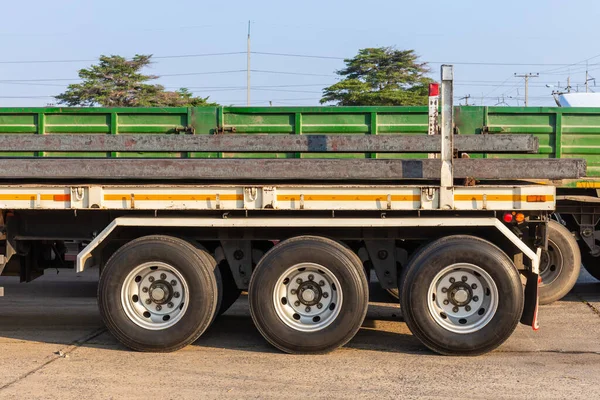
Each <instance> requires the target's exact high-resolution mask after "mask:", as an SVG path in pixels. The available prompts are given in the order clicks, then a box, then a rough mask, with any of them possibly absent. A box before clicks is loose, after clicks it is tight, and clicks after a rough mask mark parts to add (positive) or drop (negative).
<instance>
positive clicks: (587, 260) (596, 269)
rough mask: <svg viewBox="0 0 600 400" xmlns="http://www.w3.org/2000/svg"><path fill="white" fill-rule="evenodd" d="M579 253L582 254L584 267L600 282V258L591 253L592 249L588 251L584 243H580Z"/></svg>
mask: <svg viewBox="0 0 600 400" xmlns="http://www.w3.org/2000/svg"><path fill="white" fill-rule="evenodd" d="M577 243H578V244H579V251H580V252H581V261H582V263H583V267H584V268H585V270H586V271H587V272H589V274H590V275H591V276H593V277H594V278H596V279H598V280H599V281H600V257H594V256H593V255H592V254H591V253H590V249H588V246H587V244H585V243H584V242H583V241H581V240H580V241H578V242H577Z"/></svg>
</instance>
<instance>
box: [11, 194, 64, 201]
mask: <svg viewBox="0 0 600 400" xmlns="http://www.w3.org/2000/svg"><path fill="white" fill-rule="evenodd" d="M39 198H40V200H43V201H58V202H65V201H71V195H68V194H64V193H60V194H41V195H40V197H39ZM37 199H38V195H37V193H18V194H0V200H5V201H32V200H33V201H35V200H37Z"/></svg>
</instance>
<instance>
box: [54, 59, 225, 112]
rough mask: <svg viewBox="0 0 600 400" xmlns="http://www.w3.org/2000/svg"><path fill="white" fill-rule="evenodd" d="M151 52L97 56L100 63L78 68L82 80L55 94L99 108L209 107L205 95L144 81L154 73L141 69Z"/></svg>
mask: <svg viewBox="0 0 600 400" xmlns="http://www.w3.org/2000/svg"><path fill="white" fill-rule="evenodd" d="M151 58H152V55H140V54H136V55H135V56H134V57H133V58H132V59H131V60H127V59H126V58H125V57H121V56H104V55H103V56H100V62H99V63H98V64H97V65H92V66H91V67H90V68H83V69H81V70H79V77H80V78H81V80H82V82H81V83H74V84H70V85H69V86H68V88H67V90H66V91H65V92H64V93H61V94H59V95H58V96H56V99H57V100H58V102H59V103H61V104H66V105H69V106H88V107H92V106H98V105H99V106H102V107H186V106H188V107H199V106H212V105H216V104H215V103H208V97H194V96H193V94H192V93H191V92H190V91H189V90H187V89H185V88H181V89H179V90H176V91H167V90H165V87H164V86H162V85H156V84H150V83H147V82H149V81H152V80H154V79H157V78H158V76H156V75H144V74H142V73H141V70H142V69H143V68H144V67H147V66H148V65H150V63H151V61H150V60H151Z"/></svg>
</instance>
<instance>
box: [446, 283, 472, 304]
mask: <svg viewBox="0 0 600 400" xmlns="http://www.w3.org/2000/svg"><path fill="white" fill-rule="evenodd" d="M472 298H473V292H472V290H471V288H470V287H469V286H468V285H466V284H463V283H458V284H454V285H453V286H451V287H450V290H448V300H450V302H451V303H452V304H454V305H457V306H459V307H462V306H465V305H467V304H469V303H470V302H471V299H472Z"/></svg>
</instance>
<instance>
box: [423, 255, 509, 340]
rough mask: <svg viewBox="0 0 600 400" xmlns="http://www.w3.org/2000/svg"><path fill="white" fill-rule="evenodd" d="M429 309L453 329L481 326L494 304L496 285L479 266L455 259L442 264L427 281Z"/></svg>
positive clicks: (496, 295)
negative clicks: (454, 261) (449, 262)
mask: <svg viewBox="0 0 600 400" xmlns="http://www.w3.org/2000/svg"><path fill="white" fill-rule="evenodd" d="M429 299H430V300H429V305H428V308H429V311H430V313H431V316H432V317H433V319H434V320H435V321H436V322H437V323H438V324H439V325H440V326H442V327H443V328H445V329H447V330H448V331H450V332H454V333H471V332H474V331H477V330H479V329H481V328H482V327H483V326H485V325H486V324H487V323H488V322H489V321H490V320H491V319H492V318H493V316H494V314H495V312H496V308H497V307H498V289H497V287H496V284H495V282H494V280H493V279H492V278H491V276H490V275H489V274H488V273H487V272H486V271H485V270H484V269H483V268H481V267H479V266H477V265H474V264H468V263H457V264H452V265H449V266H447V267H445V268H443V269H442V270H441V271H440V272H439V273H438V274H437V275H436V276H435V277H434V279H433V280H432V282H431V284H430V285H429Z"/></svg>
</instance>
